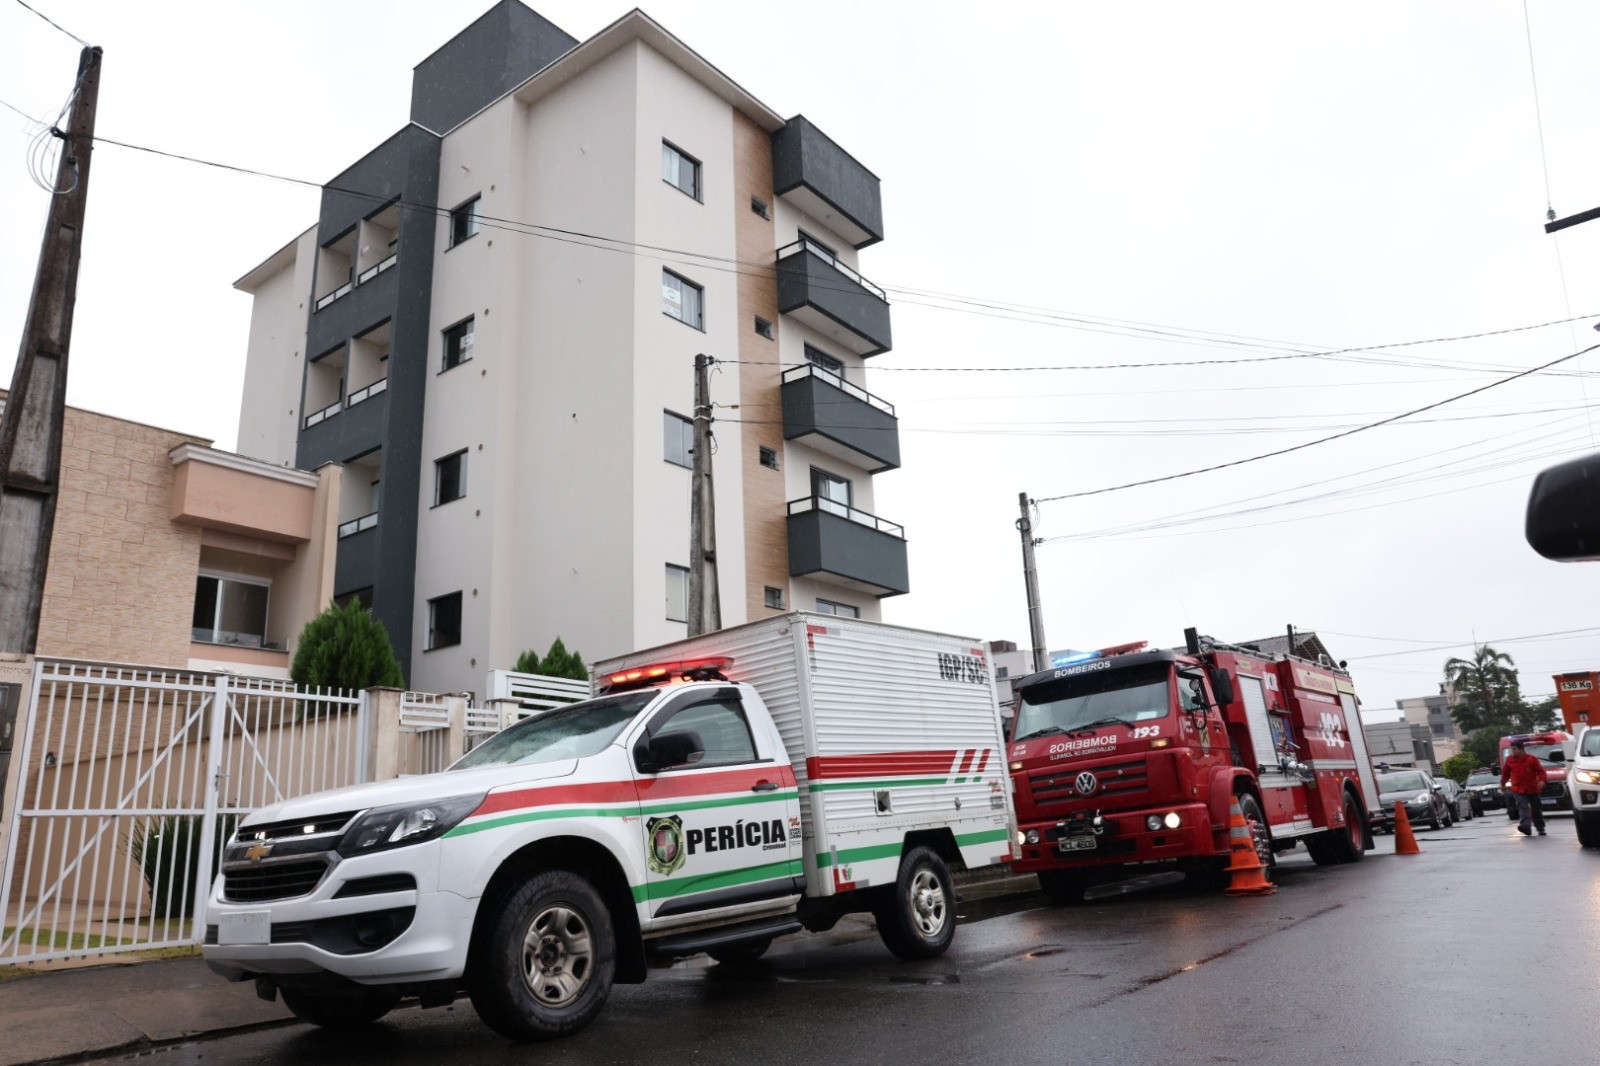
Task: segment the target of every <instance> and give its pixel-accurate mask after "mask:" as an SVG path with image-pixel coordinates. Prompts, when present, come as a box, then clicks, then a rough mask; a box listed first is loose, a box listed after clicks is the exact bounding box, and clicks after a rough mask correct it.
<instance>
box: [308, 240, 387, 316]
mask: <svg viewBox="0 0 1600 1066" xmlns="http://www.w3.org/2000/svg"><path fill="white" fill-rule="evenodd" d="M399 258H400V257H399V255H398V254H394V255H390V256H389V258H387V259H384V260H382V261H381V262H377V263H374V264H372V265H371V266H369V267H368V268H367V269H365V270H363V271H362V272H361V274H360V275H359V276H358V277H356V278H354V279H352V280H350V281H346V282H345V283H344V284H343V285H340V286H339V287H338V288H337V289H334V290H333V291H332V292H330V293H328V294H327V295H325V296H320V297H318V298H317V302H316V305H315V308H314V309H315V310H317V311H320V310H322V309H323V308H324V307H327V306H328V305H329V304H331V303H333V301H335V300H337V299H339V298H340V297H342V296H348V295H349V294H350V292H351V290H353V289H355V288H357V287H358V286H361V285H365V284H366V283H367V282H369V281H371V280H372V279H373V278H375V277H377V276H378V275H379V274H382V273H383V272H384V271H386V270H388V269H389V268H390V267H392V266H394V265H395V263H396V262H398V261H399Z"/></svg>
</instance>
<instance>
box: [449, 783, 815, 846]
mask: <svg viewBox="0 0 1600 1066" xmlns="http://www.w3.org/2000/svg"><path fill="white" fill-rule="evenodd" d="M799 795H800V794H799V793H798V792H766V793H761V794H759V795H754V796H730V797H727V798H725V799H708V800H689V801H687V802H684V803H656V804H651V805H650V806H648V807H635V806H617V807H536V808H529V809H526V810H521V811H513V812H511V813H509V814H504V815H501V816H500V817H498V818H486V819H484V820H483V821H481V822H473V823H472V824H470V825H458V826H456V827H455V828H454V829H452V830H450V831H449V832H448V833H446V834H445V836H447V837H458V836H466V835H467V834H468V833H481V832H483V831H484V830H486V829H503V828H505V827H506V826H508V825H519V824H521V823H524V822H542V821H546V820H548V819H551V818H623V817H638V816H639V815H645V814H677V813H679V812H680V811H699V810H706V809H708V808H711V807H743V806H745V805H747V804H752V803H779V802H782V801H785V800H797V799H799Z"/></svg>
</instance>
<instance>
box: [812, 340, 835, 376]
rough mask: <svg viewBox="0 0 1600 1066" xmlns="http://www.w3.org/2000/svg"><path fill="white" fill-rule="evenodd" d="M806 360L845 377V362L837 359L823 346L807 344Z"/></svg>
mask: <svg viewBox="0 0 1600 1066" xmlns="http://www.w3.org/2000/svg"><path fill="white" fill-rule="evenodd" d="M806 360H807V361H808V362H811V363H813V364H815V365H816V366H820V367H821V368H822V369H824V370H826V371H827V372H828V373H830V374H837V375H839V376H840V377H844V363H842V362H840V361H839V360H838V359H835V358H834V357H833V356H831V355H829V354H828V353H827V352H825V351H823V350H822V349H821V348H818V347H815V346H814V345H810V344H808V345H806Z"/></svg>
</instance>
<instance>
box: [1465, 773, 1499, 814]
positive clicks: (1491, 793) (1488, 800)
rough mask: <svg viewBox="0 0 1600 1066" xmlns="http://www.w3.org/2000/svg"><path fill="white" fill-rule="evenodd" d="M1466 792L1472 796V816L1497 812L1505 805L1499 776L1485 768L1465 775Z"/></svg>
mask: <svg viewBox="0 0 1600 1066" xmlns="http://www.w3.org/2000/svg"><path fill="white" fill-rule="evenodd" d="M1467 791H1468V792H1470V793H1471V794H1472V806H1473V811H1472V813H1474V814H1482V813H1483V812H1484V811H1498V810H1500V809H1501V808H1502V807H1504V806H1505V805H1506V797H1505V793H1503V792H1501V791H1500V775H1499V774H1497V773H1495V772H1494V771H1493V770H1490V769H1488V768H1487V767H1481V768H1479V769H1477V770H1474V771H1472V773H1470V774H1468V775H1467Z"/></svg>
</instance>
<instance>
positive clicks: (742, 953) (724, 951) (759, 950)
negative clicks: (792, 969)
mask: <svg viewBox="0 0 1600 1066" xmlns="http://www.w3.org/2000/svg"><path fill="white" fill-rule="evenodd" d="M771 946H772V938H771V937H770V936H769V937H763V938H762V939H760V940H746V941H745V942H744V943H742V944H728V945H726V946H724V947H720V948H712V949H710V950H709V951H707V952H706V954H707V955H710V956H711V957H712V958H713V959H715V960H717V961H718V962H720V963H723V964H725V965H728V966H737V965H739V964H740V963H749V962H755V961H756V960H757V959H759V958H760V957H761V956H763V955H765V954H766V953H767V949H768V948H770V947H771Z"/></svg>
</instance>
